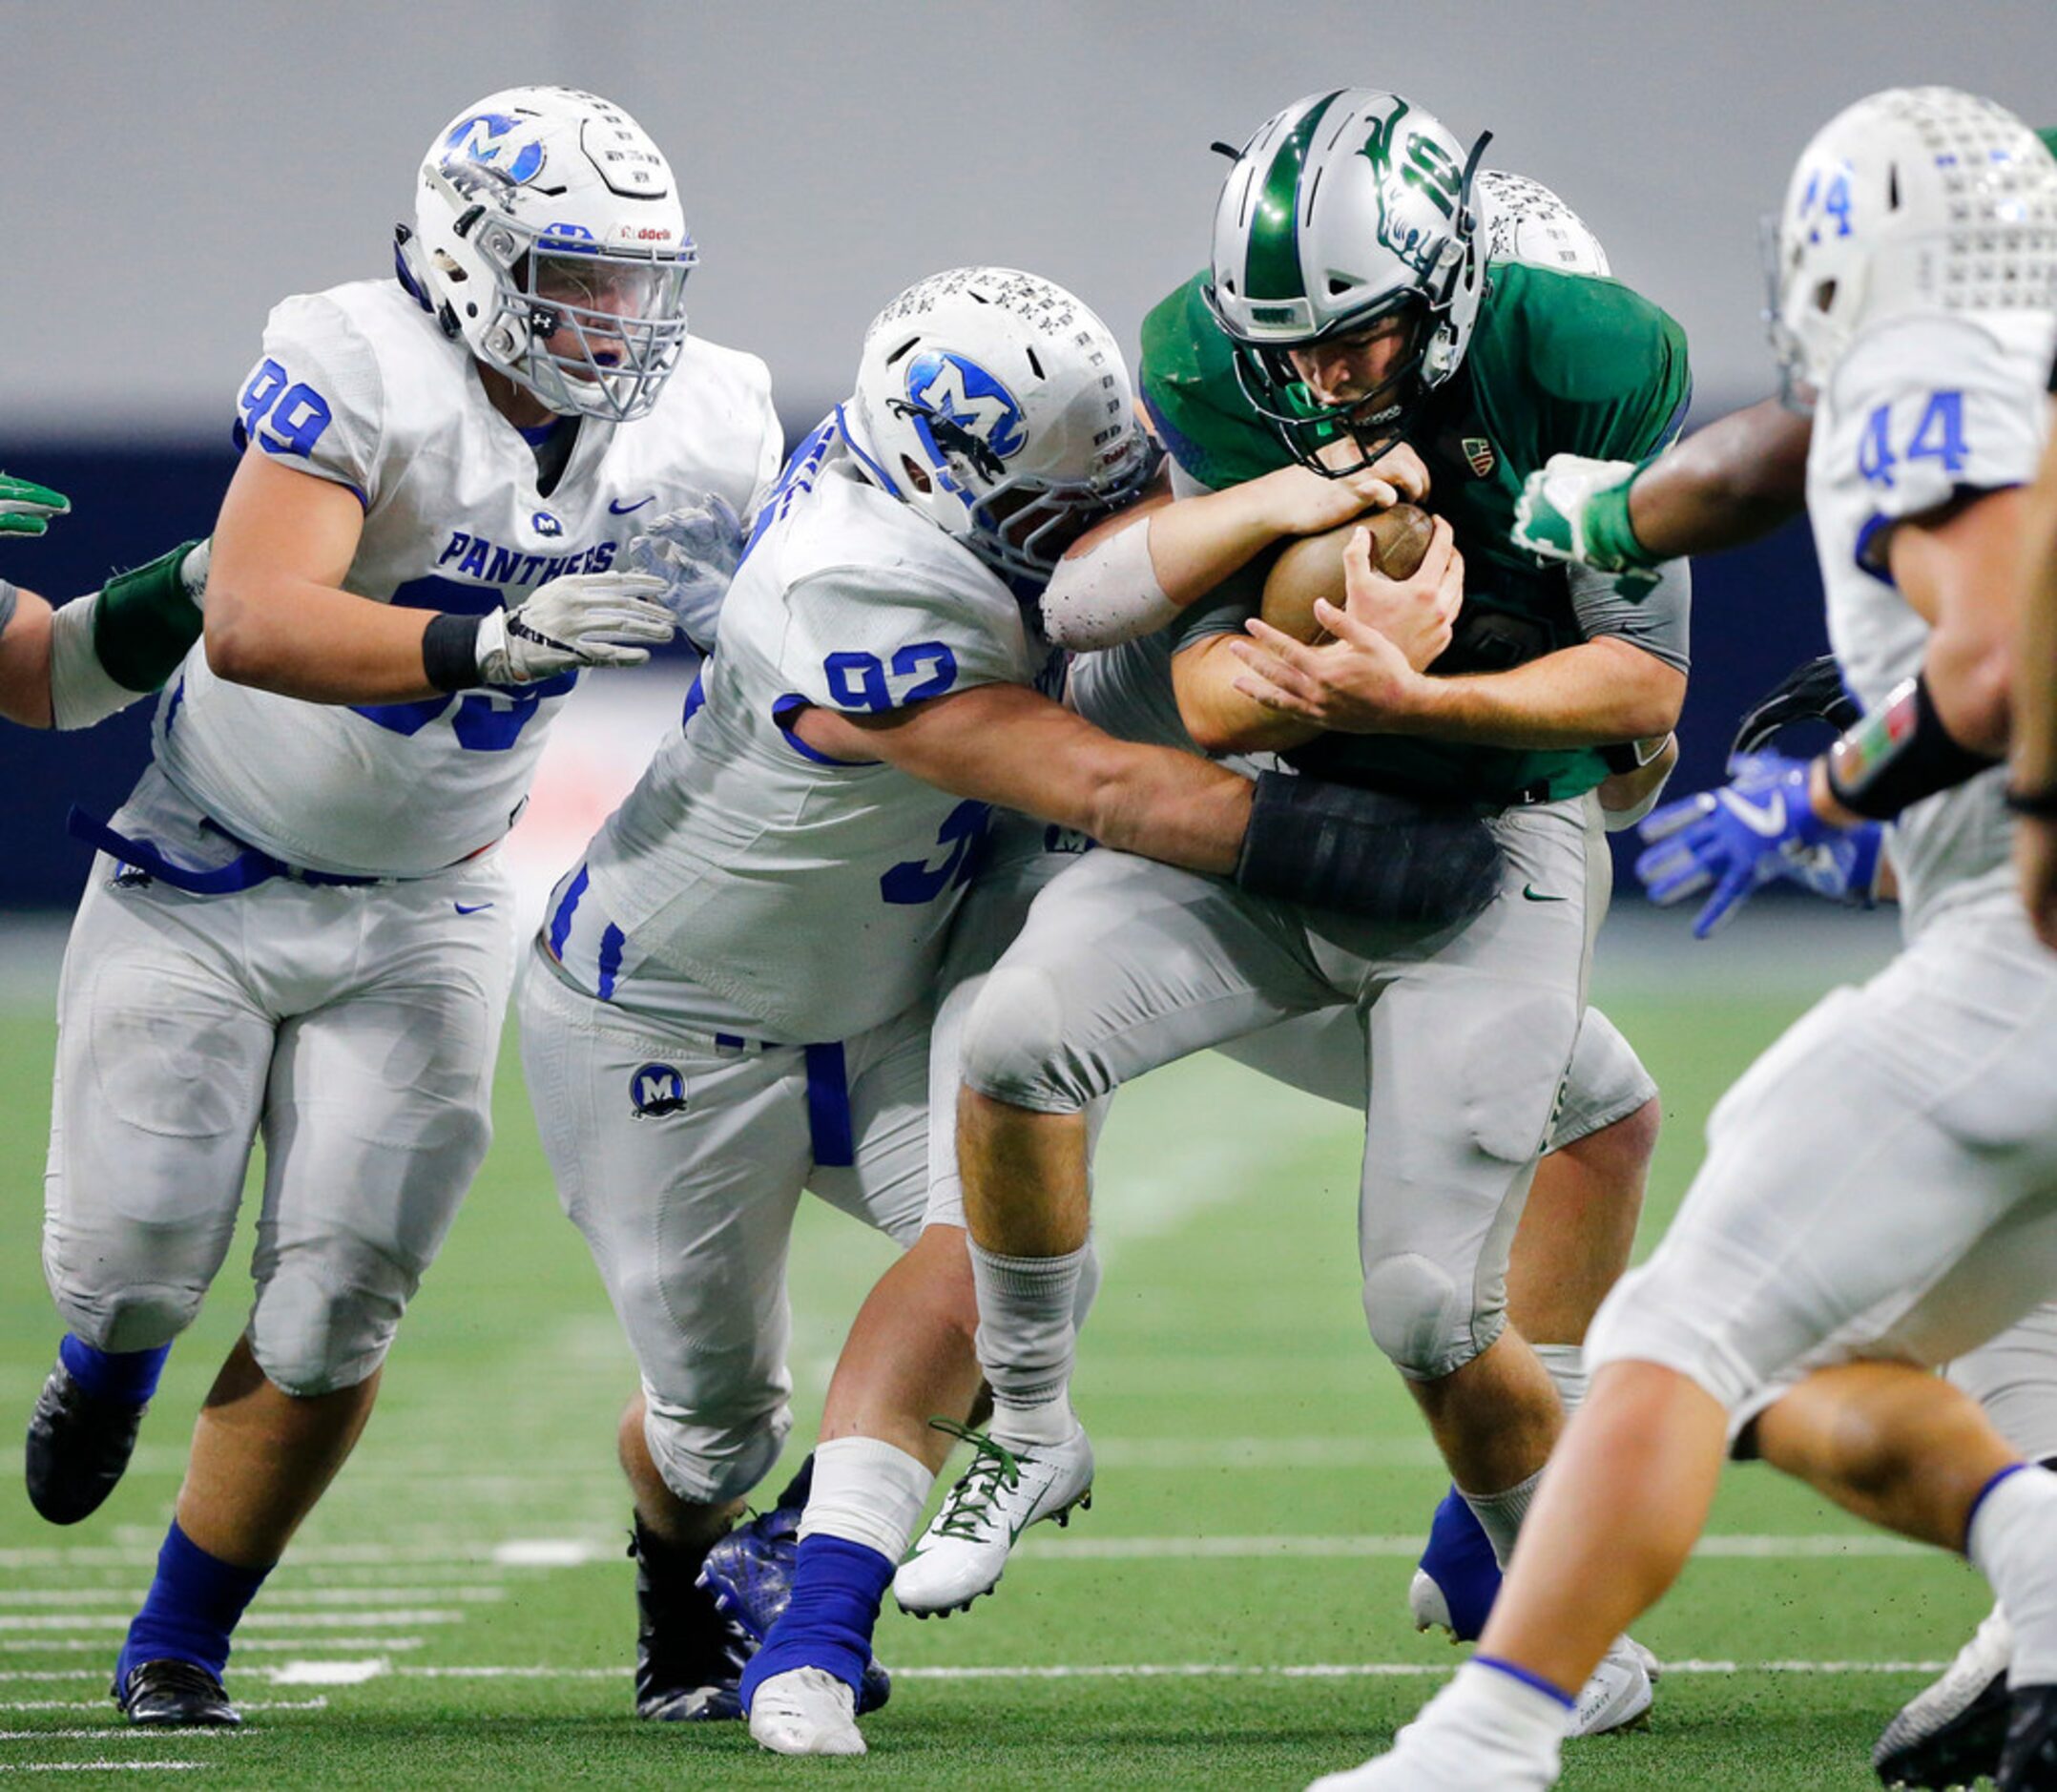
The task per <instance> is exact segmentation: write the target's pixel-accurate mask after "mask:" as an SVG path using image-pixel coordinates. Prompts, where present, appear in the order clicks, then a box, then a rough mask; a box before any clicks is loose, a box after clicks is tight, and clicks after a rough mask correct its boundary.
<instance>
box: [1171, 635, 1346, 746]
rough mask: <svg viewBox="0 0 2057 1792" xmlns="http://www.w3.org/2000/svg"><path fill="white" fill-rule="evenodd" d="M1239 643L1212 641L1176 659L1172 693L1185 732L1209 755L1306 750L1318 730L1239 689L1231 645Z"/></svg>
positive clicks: (1215, 638) (1218, 637) (1229, 637)
mask: <svg viewBox="0 0 2057 1792" xmlns="http://www.w3.org/2000/svg"><path fill="white" fill-rule="evenodd" d="M1238 638H1239V637H1238V636H1234V635H1211V636H1207V637H1205V638H1204V639H1202V640H1199V641H1196V642H1195V643H1194V645H1192V646H1191V647H1188V648H1185V649H1183V650H1182V651H1181V652H1179V653H1178V654H1177V655H1176V656H1174V658H1173V660H1172V689H1173V691H1174V694H1175V695H1176V697H1177V698H1178V714H1179V718H1180V719H1181V720H1183V721H1184V722H1185V724H1186V732H1187V733H1188V734H1190V735H1191V736H1192V737H1193V739H1194V741H1195V744H1196V745H1198V746H1199V747H1200V748H1201V749H1202V750H1203V751H1205V752H1208V753H1283V752H1285V751H1287V750H1288V749H1289V748H1292V747H1297V746H1303V745H1305V744H1306V743H1307V742H1308V741H1309V740H1313V739H1314V738H1315V736H1316V735H1318V734H1319V733H1320V732H1321V730H1320V729H1319V727H1318V726H1317V725H1316V724H1315V723H1313V722H1309V721H1301V720H1300V719H1299V718H1297V717H1293V716H1282V715H1280V714H1279V713H1278V711H1277V710H1270V709H1266V708H1265V707H1264V706H1263V705H1262V704H1261V703H1259V702H1258V701H1257V699H1256V698H1253V697H1246V696H1245V695H1244V694H1243V693H1242V692H1240V691H1238V690H1237V689H1236V685H1235V680H1236V676H1237V674H1238V673H1239V672H1240V671H1241V667H1240V666H1239V665H1238V663H1237V662H1236V658H1235V657H1234V656H1233V655H1231V654H1230V653H1229V652H1228V644H1229V643H1230V642H1231V641H1233V640H1236V639H1238Z"/></svg>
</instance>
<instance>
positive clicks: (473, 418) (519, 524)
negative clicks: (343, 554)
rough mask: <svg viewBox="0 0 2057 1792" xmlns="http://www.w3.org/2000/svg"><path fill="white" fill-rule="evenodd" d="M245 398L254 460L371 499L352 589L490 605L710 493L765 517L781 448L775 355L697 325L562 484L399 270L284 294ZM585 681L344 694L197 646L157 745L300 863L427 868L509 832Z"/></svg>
mask: <svg viewBox="0 0 2057 1792" xmlns="http://www.w3.org/2000/svg"><path fill="white" fill-rule="evenodd" d="M238 407H239V417H238V420H237V426H236V427H237V433H238V437H239V440H240V441H242V442H245V443H247V445H248V446H247V448H246V451H247V452H250V453H262V454H264V455H267V456H269V457H270V458H272V459H274V460H276V461H277V462H279V463H280V465H281V466H285V467H290V468H293V469H296V470H299V471H301V472H305V473H309V474H312V475H313V476H315V477H316V478H320V479H326V480H330V481H333V482H334V483H336V484H338V485H342V486H345V487H347V488H348V489H349V490H352V491H353V492H355V493H356V495H357V498H358V501H359V502H360V503H361V504H362V505H363V506H364V533H363V536H362V537H361V539H360V540H359V543H358V548H357V553H356V556H355V558H354V559H353V560H352V562H351V564H350V569H349V571H348V573H346V574H345V576H344V578H343V585H344V588H345V589H347V590H349V591H352V592H355V593H356V594H358V595H360V596H362V597H366V598H369V599H371V600H372V601H374V602H378V603H395V604H405V605H412V606H418V607H420V608H423V609H428V610H442V611H454V612H459V613H462V614H466V615H484V614H485V613H487V612H488V611H489V610H493V609H497V608H499V607H501V606H502V605H506V606H509V607H510V608H511V607H513V606H515V605H518V604H520V603H521V602H522V601H523V600H524V598H525V597H527V595H528V594H530V593H531V592H533V591H535V590H536V589H537V588H538V587H539V586H542V585H544V584H547V583H548V582H549V581H550V580H551V579H552V578H555V577H557V576H559V575H560V574H565V573H598V572H605V571H607V570H608V569H609V568H611V567H613V565H615V563H616V560H617V557H618V555H619V554H620V552H621V551H622V549H623V547H624V546H625V545H626V544H627V542H628V541H629V539H630V538H631V537H632V536H633V535H634V533H635V531H637V530H639V529H640V528H641V527H642V525H643V523H646V522H648V521H649V520H650V519H651V518H653V517H655V516H660V515H662V514H663V513H664V512H665V511H669V510H672V509H675V507H677V506H679V505H681V504H684V503H687V502H689V501H691V500H693V499H695V498H697V497H699V496H700V495H701V494H703V493H705V492H710V491H712V492H716V493H718V494H719V495H720V496H721V497H722V498H724V499H726V500H727V501H728V503H730V504H731V505H733V506H734V507H735V508H736V510H737V511H738V513H740V514H743V515H748V514H749V513H750V512H751V511H752V509H753V508H754V505H755V503H756V501H757V500H758V498H759V497H760V496H761V494H762V492H763V491H764V490H766V489H767V488H768V487H769V485H770V483H771V480H772V478H773V476H774V475H775V474H776V471H777V469H778V465H779V458H780V450H781V443H780V437H779V423H778V419H777V417H776V415H775V414H774V412H773V410H772V405H771V389H770V376H769V375H768V374H767V372H766V370H765V367H764V365H763V363H762V362H760V361H758V359H757V358H756V357H755V356H752V355H745V354H740V353H738V352H737V351H735V350H733V349H727V348H721V347H717V346H716V345H715V344H710V343H703V342H700V341H699V340H697V339H691V340H689V341H688V342H687V344H686V346H685V349H684V353H683V356H682V358H681V360H680V362H679V365H678V367H677V370H676V371H675V373H674V375H673V376H672V378H671V380H670V382H669V383H668V385H666V387H665V390H664V392H663V394H662V396H661V397H660V399H659V400H658V403H657V406H656V408H655V410H654V411H653V412H652V413H651V415H650V416H649V417H647V418H645V419H642V420H639V421H637V422H635V423H632V424H625V425H610V424H605V423H600V422H597V421H595V420H594V419H592V418H585V419H582V420H580V421H579V423H578V424H577V429H578V436H577V440H576V442H575V444H574V446H573V448H572V449H571V457H570V459H569V461H568V463H567V464H566V466H565V468H564V469H563V471H562V473H561V474H560V475H559V477H558V479H557V481H556V483H555V484H554V486H552V487H551V490H550V491H549V492H548V493H547V494H546V493H545V492H543V491H541V490H538V485H537V478H538V473H537V464H536V459H535V455H534V452H533V451H532V449H531V448H530V445H529V443H528V442H527V441H526V440H524V438H523V435H522V433H521V432H520V431H519V430H517V429H516V428H515V427H513V426H512V425H511V424H509V422H508V421H507V420H506V419H505V418H504V417H502V416H501V415H500V414H499V413H498V412H497V411H496V410H494V408H493V407H492V405H491V404H490V402H489V401H488V397H487V394H486V388H485V386H484V385H482V384H481V382H480V379H479V372H478V368H477V365H475V364H474V362H473V361H472V359H471V356H470V354H469V353H468V352H467V350H466V349H465V347H464V345H463V344H461V343H453V342H451V341H449V340H448V339H447V337H445V335H444V334H443V332H442V330H441V329H440V328H439V327H438V326H437V324H436V323H435V320H434V319H433V318H431V317H430V316H429V315H428V313H427V312H426V311H424V310H423V309H422V308H421V307H420V305H419V304H418V303H417V302H415V301H414V300H413V299H412V298H410V297H409V296H408V294H407V293H406V292H405V290H404V289H403V288H402V287H401V286H400V285H399V284H398V283H397V282H395V281H390V280H386V281H354V282H352V283H350V284H348V285H344V286H338V287H333V288H331V289H330V290H329V291H327V292H324V293H317V294H309V295H302V296H300V297H297V298H292V299H288V300H286V301H285V302H283V303H281V304H280V305H279V306H277V307H276V308H275V309H274V310H273V312H272V314H271V321H270V323H269V324H268V325H267V327H266V329H265V333H264V344H263V353H262V355H261V356H260V359H259V361H258V365H257V366H256V367H255V369H254V370H253V371H252V372H251V374H250V377H249V379H248V380H247V381H246V382H245V383H244V385H243V387H242V393H241V396H240V398H239V401H238ZM563 427H571V426H569V425H566V426H563ZM575 676H576V675H575V674H571V673H565V674H562V675H560V676H559V677H554V678H550V679H546V680H543V681H541V682H539V683H536V684H533V685H530V686H526V687H523V688H520V689H510V690H496V689H480V690H474V691H466V692H461V693H458V694H455V695H452V696H437V697H432V698H426V699H425V700H422V701H419V702H405V703H384V704H367V705H364V706H361V707H356V708H348V707H343V706H341V705H325V704H317V703H309V702H302V701H300V700H298V699H296V698H287V697H279V696H275V695H273V694H272V693H270V692H266V691H260V690H256V689H253V688H251V687H249V686H246V685H238V684H231V683H228V682H226V681H225V680H223V679H221V678H218V677H216V676H215V674H214V673H213V671H212V670H211V669H210V668H209V666H208V663H207V656H206V653H205V651H204V649H203V648H196V649H195V650H194V651H193V652H192V653H191V654H190V655H189V656H187V659H186V662H185V665H184V666H183V668H182V669H181V671H180V673H179V674H178V676H177V677H175V678H174V679H173V680H172V681H171V682H170V683H169V684H168V685H167V687H166V690H165V694H164V696H163V698H161V699H160V700H159V703H158V707H157V714H156V757H157V761H158V763H159V764H160V765H161V766H162V767H163V769H164V771H165V773H166V775H167V776H168V777H169V778H170V779H171V780H172V781H173V782H174V783H175V784H176V785H177V787H178V788H179V789H180V790H181V791H182V792H183V793H184V794H185V795H186V796H187V797H188V798H189V799H190V800H191V801H193V802H195V803H197V805H198V806H199V807H200V808H201V809H202V810H204V811H205V812H206V813H207V814H208V815H209V816H211V817H213V818H214V819H215V820H216V821H217V822H218V823H219V824H220V825H221V826H222V827H224V828H226V829H228V830H229V831H230V832H231V833H233V834H235V835H236V836H238V837H239V838H241V839H243V840H245V841H248V842H250V843H252V844H256V845H258V846H261V847H262V848H263V849H264V850H265V851H267V852H270V853H272V854H274V855H275V856H277V857H279V858H280V859H283V860H285V861H287V862H288V863H290V864H293V865H302V866H305V867H307V868H309V869H313V870H318V871H327V872H343V873H355V874H360V875H367V874H368V875H376V876H402V877H406V876H420V875H423V874H426V873H427V872H430V871H434V870H437V869H439V868H441V867H442V866H444V865H449V864H452V863H453V862H455V861H456V860H459V859H462V858H464V857H466V856H467V854H469V853H472V852H476V851H478V850H479V849H480V848H481V847H484V846H487V845H489V844H492V843H493V842H494V841H496V840H497V839H499V838H500V836H501V835H503V834H504V833H506V832H507V830H508V828H509V826H510V825H511V824H512V822H513V819H514V817H515V815H516V813H517V812H518V811H519V810H520V808H521V805H522V803H523V802H524V801H526V799H527V795H528V790H529V783H530V778H531V777H532V775H533V773H534V769H535V761H536V758H537V755H538V754H539V753H540V751H541V749H542V744H543V737H544V734H545V732H546V730H547V728H548V726H549V722H550V719H551V715H552V714H553V713H554V711H555V710H556V709H557V707H558V705H559V703H560V702H561V700H562V698H563V697H564V696H565V694H566V693H567V692H568V691H569V690H570V689H571V685H572V683H573V681H574V678H575Z"/></svg>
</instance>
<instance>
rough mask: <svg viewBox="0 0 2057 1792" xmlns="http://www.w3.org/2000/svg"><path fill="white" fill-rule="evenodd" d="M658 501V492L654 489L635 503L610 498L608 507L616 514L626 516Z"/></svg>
mask: <svg viewBox="0 0 2057 1792" xmlns="http://www.w3.org/2000/svg"><path fill="white" fill-rule="evenodd" d="M656 501H657V494H656V493H655V491H653V492H652V493H651V494H650V495H649V496H648V497H647V498H638V499H636V501H635V502H634V504H623V503H622V502H621V501H620V500H619V499H618V498H610V499H608V501H607V508H608V509H609V510H610V511H613V514H614V515H616V516H626V515H628V513H629V512H630V511H639V510H641V509H642V508H643V506H644V505H646V504H655V503H656Z"/></svg>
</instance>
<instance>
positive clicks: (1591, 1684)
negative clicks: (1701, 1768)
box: [1565, 1636, 1657, 1736]
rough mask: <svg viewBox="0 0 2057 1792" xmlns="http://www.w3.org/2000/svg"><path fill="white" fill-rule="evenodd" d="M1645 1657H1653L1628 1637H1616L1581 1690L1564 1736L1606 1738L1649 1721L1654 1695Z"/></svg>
mask: <svg viewBox="0 0 2057 1792" xmlns="http://www.w3.org/2000/svg"><path fill="white" fill-rule="evenodd" d="M1646 1658H1651V1659H1653V1658H1654V1657H1651V1656H1650V1651H1649V1650H1647V1649H1645V1648H1644V1647H1643V1645H1642V1644H1641V1643H1639V1642H1637V1641H1635V1640H1634V1639H1633V1638H1632V1637H1629V1636H1617V1637H1615V1638H1614V1646H1613V1647H1612V1648H1611V1649H1610V1650H1609V1651H1608V1652H1607V1654H1606V1655H1604V1656H1602V1657H1600V1665H1599V1666H1598V1667H1596V1668H1595V1669H1593V1671H1592V1677H1591V1678H1590V1680H1588V1681H1587V1682H1586V1684H1585V1686H1584V1687H1583V1688H1581V1689H1580V1692H1579V1696H1578V1707H1577V1709H1576V1710H1575V1711H1573V1712H1572V1714H1571V1721H1570V1724H1569V1727H1568V1728H1567V1729H1566V1731H1565V1734H1566V1735H1567V1736H1607V1735H1610V1733H1611V1732H1613V1731H1615V1730H1632V1729H1635V1728H1637V1727H1639V1726H1640V1725H1642V1724H1644V1723H1646V1722H1648V1721H1649V1719H1650V1708H1651V1706H1652V1705H1653V1704H1655V1703H1656V1701H1657V1695H1656V1692H1655V1689H1654V1688H1652V1685H1651V1683H1650V1669H1649V1668H1648V1667H1647V1666H1646V1665H1645V1661H1646Z"/></svg>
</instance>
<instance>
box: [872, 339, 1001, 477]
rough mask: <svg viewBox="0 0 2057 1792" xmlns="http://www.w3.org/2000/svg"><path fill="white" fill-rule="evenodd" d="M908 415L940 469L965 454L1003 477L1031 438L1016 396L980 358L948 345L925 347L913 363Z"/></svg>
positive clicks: (982, 469) (977, 465) (988, 471)
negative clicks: (971, 357)
mask: <svg viewBox="0 0 2057 1792" xmlns="http://www.w3.org/2000/svg"><path fill="white" fill-rule="evenodd" d="M896 408H898V407H897V406H896ZM904 415H907V416H910V417H912V418H913V419H914V427H915V429H916V432H917V433H918V434H920V436H921V437H922V440H923V444H924V446H925V447H926V448H927V449H928V451H929V454H930V455H931V457H932V458H933V459H934V461H935V463H936V465H937V466H938V467H942V466H944V465H945V463H946V460H947V457H948V456H950V455H952V454H957V455H962V456H963V457H964V458H965V459H966V460H968V461H969V462H970V463H971V465H972V466H973V467H975V468H976V469H978V471H979V472H980V473H981V474H982V475H984V476H985V477H986V478H987V479H998V478H1000V477H1001V476H1002V475H1003V473H1004V472H1005V471H1006V469H1005V468H1004V467H1003V466H1002V465H1001V463H1002V462H1004V461H1008V460H1011V459H1012V458H1013V457H1014V456H1015V455H1017V454H1019V453H1020V452H1021V451H1022V448H1023V447H1024V445H1025V444H1026V443H1027V442H1028V440H1029V438H1028V435H1027V433H1026V432H1025V430H1024V428H1023V427H1022V407H1021V406H1020V405H1019V404H1017V403H1016V402H1015V399H1014V394H1013V393H1011V392H1010V391H1008V388H1007V387H1006V386H1005V385H1001V383H1000V382H999V381H998V380H996V379H994V378H993V376H992V375H991V374H989V373H987V371H986V369H985V368H984V367H982V366H980V365H979V364H978V363H977V362H975V361H968V360H966V358H965V357H964V356H963V355H953V354H951V353H949V352H948V351H947V350H946V349H941V348H926V349H924V350H923V351H922V352H921V353H920V354H918V355H916V356H915V357H914V359H913V360H911V361H910V362H908V363H907V403H906V406H905V409H904Z"/></svg>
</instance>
